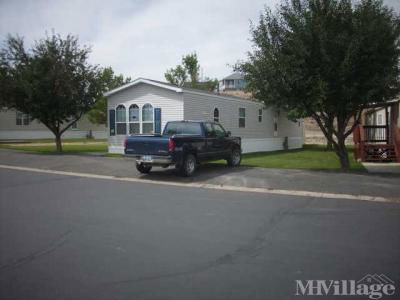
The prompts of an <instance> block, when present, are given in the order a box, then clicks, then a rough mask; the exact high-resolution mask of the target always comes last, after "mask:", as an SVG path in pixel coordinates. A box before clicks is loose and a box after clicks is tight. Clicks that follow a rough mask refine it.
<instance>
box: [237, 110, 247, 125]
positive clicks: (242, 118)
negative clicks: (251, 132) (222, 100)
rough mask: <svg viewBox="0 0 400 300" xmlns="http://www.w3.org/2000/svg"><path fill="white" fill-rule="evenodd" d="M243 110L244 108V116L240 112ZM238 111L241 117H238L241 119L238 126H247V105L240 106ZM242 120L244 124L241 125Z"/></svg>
mask: <svg viewBox="0 0 400 300" xmlns="http://www.w3.org/2000/svg"><path fill="white" fill-rule="evenodd" d="M241 110H243V112H244V115H243V116H241V114H240V112H241ZM238 113H239V116H238V117H239V118H238V120H239V123H238V127H239V128H246V108H245V107H239V110H238ZM240 120H243V126H241V124H240Z"/></svg>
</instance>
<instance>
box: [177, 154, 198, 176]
mask: <svg viewBox="0 0 400 300" xmlns="http://www.w3.org/2000/svg"><path fill="white" fill-rule="evenodd" d="M196 166H197V160H196V157H195V156H194V155H193V154H186V155H185V157H184V159H183V161H182V163H181V164H180V165H179V173H180V174H181V175H182V176H184V177H190V176H192V175H193V174H194V172H195V171H196Z"/></svg>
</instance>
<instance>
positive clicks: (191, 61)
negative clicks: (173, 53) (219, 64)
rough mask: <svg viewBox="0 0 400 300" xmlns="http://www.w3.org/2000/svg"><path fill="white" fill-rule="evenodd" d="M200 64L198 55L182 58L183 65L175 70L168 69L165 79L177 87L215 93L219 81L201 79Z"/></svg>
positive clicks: (188, 55) (193, 54)
mask: <svg viewBox="0 0 400 300" xmlns="http://www.w3.org/2000/svg"><path fill="white" fill-rule="evenodd" d="M199 73H200V64H199V61H198V58H197V54H196V53H192V54H187V55H184V56H183V57H182V64H181V65H177V66H176V67H175V68H171V69H168V70H167V71H166V72H165V74H164V76H165V79H166V80H167V81H168V82H169V83H172V84H175V85H177V86H186V87H191V88H197V89H202V90H207V91H214V90H215V89H216V88H217V86H218V80H217V79H210V78H208V77H207V78H206V79H205V80H203V81H200V79H199Z"/></svg>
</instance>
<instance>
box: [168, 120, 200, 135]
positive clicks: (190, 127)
mask: <svg viewBox="0 0 400 300" xmlns="http://www.w3.org/2000/svg"><path fill="white" fill-rule="evenodd" d="M174 134H178V135H201V126H200V123H194V122H176V123H168V124H167V126H166V127H165V129H164V135H168V136H172V135H174Z"/></svg>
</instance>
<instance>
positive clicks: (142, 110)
mask: <svg viewBox="0 0 400 300" xmlns="http://www.w3.org/2000/svg"><path fill="white" fill-rule="evenodd" d="M146 105H150V106H151V110H152V121H143V112H144V107H145V106H146ZM154 119H155V118H154V105H153V104H151V103H150V102H147V103H145V104H144V105H143V106H142V108H141V133H142V134H154V126H155V122H154ZM144 124H153V129H152V132H151V133H144V131H143V128H144V126H143V125H144Z"/></svg>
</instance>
